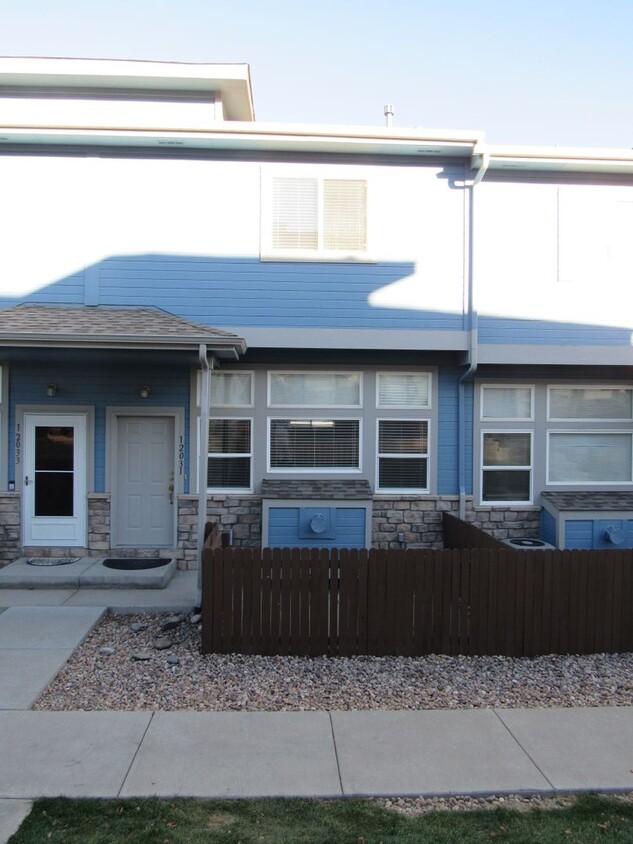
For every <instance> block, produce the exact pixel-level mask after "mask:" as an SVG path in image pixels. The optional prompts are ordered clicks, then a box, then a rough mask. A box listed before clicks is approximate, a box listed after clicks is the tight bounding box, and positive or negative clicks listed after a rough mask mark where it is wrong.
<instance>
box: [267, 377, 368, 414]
mask: <svg viewBox="0 0 633 844" xmlns="http://www.w3.org/2000/svg"><path fill="white" fill-rule="evenodd" d="M270 403H271V404H272V405H276V406H278V407H360V374H359V373H358V372H345V373H328V372H320V373H304V372H297V373H295V372H271V374H270Z"/></svg>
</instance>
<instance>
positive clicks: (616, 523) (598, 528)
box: [593, 518, 633, 548]
mask: <svg viewBox="0 0 633 844" xmlns="http://www.w3.org/2000/svg"><path fill="white" fill-rule="evenodd" d="M611 528H615V529H616V530H618V531H622V533H623V534H624V538H623V541H622V542H617V543H614V542H611V541H610V540H609V539H608V538H607V536H606V533H607V531H608V530H609V529H611ZM593 547H594V548H633V520H631V519H626V518H625V519H596V520H595V522H594V532H593Z"/></svg>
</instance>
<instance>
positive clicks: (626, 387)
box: [547, 384, 633, 473]
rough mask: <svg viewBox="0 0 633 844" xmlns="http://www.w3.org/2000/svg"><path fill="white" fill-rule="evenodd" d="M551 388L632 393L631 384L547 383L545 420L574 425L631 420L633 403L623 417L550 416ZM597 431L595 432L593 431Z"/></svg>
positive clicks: (632, 386)
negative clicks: (625, 391)
mask: <svg viewBox="0 0 633 844" xmlns="http://www.w3.org/2000/svg"><path fill="white" fill-rule="evenodd" d="M552 390H631V391H632V393H633V385H632V384H548V385H547V421H548V422H573V423H575V424H576V425H580V424H583V423H587V424H594V423H596V422H602V423H608V422H614V423H616V424H617V423H622V422H631V421H633V405H632V411H631V415H630V416H623V417H616V416H613V417H611V418H608V419H604V418H603V417H597V416H582V417H578V416H572V417H562V416H552V414H551V394H552ZM593 433H597V432H595V431H594V432H593ZM548 473H549V463H548Z"/></svg>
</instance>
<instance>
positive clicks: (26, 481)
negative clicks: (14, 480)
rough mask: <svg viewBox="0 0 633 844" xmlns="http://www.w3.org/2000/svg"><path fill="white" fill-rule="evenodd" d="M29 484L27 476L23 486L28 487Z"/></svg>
mask: <svg viewBox="0 0 633 844" xmlns="http://www.w3.org/2000/svg"><path fill="white" fill-rule="evenodd" d="M29 483H30V481H29V476H28V475H27V476H26V477H25V478H24V486H28V485H29Z"/></svg>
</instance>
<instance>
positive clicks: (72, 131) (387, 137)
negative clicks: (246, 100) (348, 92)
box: [0, 118, 477, 159]
mask: <svg viewBox="0 0 633 844" xmlns="http://www.w3.org/2000/svg"><path fill="white" fill-rule="evenodd" d="M0 143H2V144H7V143H11V144H27V143H28V144H33V143H37V144H64V145H66V144H68V145H78V146H84V145H85V146H95V145H99V146H129V147H141V148H148V149H151V148H156V147H161V146H163V147H165V146H172V147H180V148H190V149H227V150H246V151H272V152H308V153H310V152H315V153H323V152H325V153H337V152H338V153H361V154H372V155H406V156H414V157H420V158H422V157H426V156H430V157H437V158H459V159H468V158H469V157H470V156H471V155H472V152H473V149H474V147H475V145H476V144H477V139H475V138H474V137H473V136H470V135H464V136H457V135H454V136H452V137H449V136H446V135H444V134H442V133H438V134H437V135H436V136H433V135H431V134H430V133H428V134H426V135H425V136H420V135H418V134H416V133H415V132H399V133H396V132H381V131H380V130H378V129H374V130H372V129H367V128H365V127H349V128H346V127H315V126H295V125H286V124H263V123H257V124H255V123H247V122H237V121H231V122H230V126H229V125H227V123H219V124H218V127H217V129H215V128H213V129H205V130H187V129H182V130H164V129H162V128H161V127H152V128H147V129H143V130H138V129H124V128H123V129H117V130H112V129H109V128H108V127H102V128H85V129H82V128H75V127H66V126H55V127H40V126H11V125H7V123H6V122H4V123H3V122H2V119H1V118H0Z"/></svg>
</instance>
